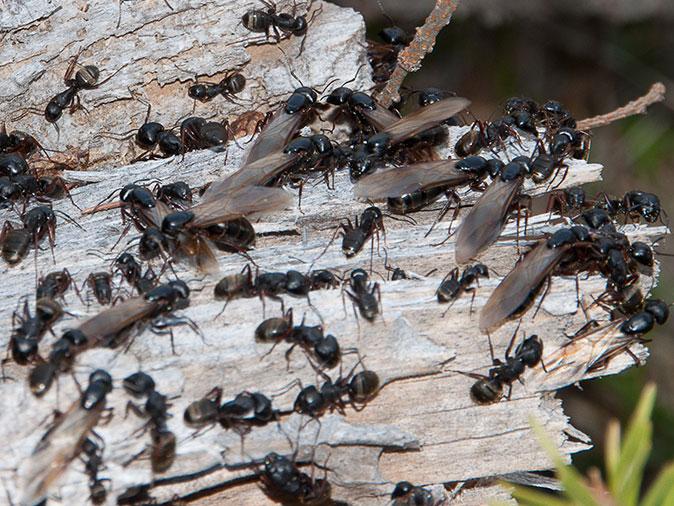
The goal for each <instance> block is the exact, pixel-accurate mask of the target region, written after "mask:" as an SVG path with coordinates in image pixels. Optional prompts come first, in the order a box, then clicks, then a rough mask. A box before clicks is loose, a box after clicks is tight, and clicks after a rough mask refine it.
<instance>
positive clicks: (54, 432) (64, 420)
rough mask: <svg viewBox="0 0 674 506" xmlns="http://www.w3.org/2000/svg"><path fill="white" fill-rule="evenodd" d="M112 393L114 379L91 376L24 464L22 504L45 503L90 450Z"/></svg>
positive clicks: (98, 373)
mask: <svg viewBox="0 0 674 506" xmlns="http://www.w3.org/2000/svg"><path fill="white" fill-rule="evenodd" d="M111 391H112V378H111V377H110V375H109V374H108V373H107V372H106V371H104V370H102V369H97V370H95V371H94V372H92V373H91V374H90V375H89V385H88V386H87V388H86V390H85V391H84V392H83V393H82V395H81V397H80V398H79V399H77V400H76V401H75V402H74V403H73V404H72V405H71V406H70V407H69V408H68V410H67V411H66V412H65V413H63V414H62V415H61V416H59V417H58V418H56V421H55V423H54V425H53V426H52V427H51V428H50V429H49V430H48V431H47V432H46V433H45V434H44V436H43V437H42V439H41V440H40V441H39V443H38V444H37V446H36V447H35V449H34V450H33V453H32V454H31V456H30V457H29V458H28V459H27V461H26V462H25V463H24V465H25V470H26V475H25V480H24V483H25V486H24V490H23V496H22V502H24V503H25V504H39V503H40V502H43V500H45V499H46V498H47V496H48V494H49V493H50V491H51V489H52V487H53V485H55V484H56V482H57V481H58V479H59V478H60V477H61V476H62V475H63V473H64V472H65V471H66V470H67V468H68V466H69V465H70V463H71V462H72V461H73V460H75V459H76V458H77V456H78V455H80V454H81V453H82V452H84V451H85V450H86V449H88V448H85V441H86V440H87V436H88V434H89V432H90V431H91V430H92V429H93V428H94V427H95V426H96V424H97V423H98V421H99V420H100V418H101V415H102V414H103V411H104V410H105V406H106V397H107V395H108V394H109V393H110V392H111ZM100 481H104V480H100ZM90 483H91V482H90ZM92 492H93V490H92Z"/></svg>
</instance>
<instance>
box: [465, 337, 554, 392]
mask: <svg viewBox="0 0 674 506" xmlns="http://www.w3.org/2000/svg"><path fill="white" fill-rule="evenodd" d="M518 330H519V325H518V326H517V328H516V329H515V332H514V333H513V336H512V338H511V339H510V344H508V348H507V349H506V353H505V362H502V361H501V360H499V359H496V358H494V349H493V347H492V345H491V339H490V340H489V351H490V353H491V357H492V362H493V364H494V366H495V367H492V368H491V369H489V373H488V374H487V375H486V376H484V375H482V374H473V373H462V374H466V375H467V376H470V377H471V378H475V379H477V382H475V383H474V384H473V386H472V387H471V388H470V397H471V398H472V399H473V401H474V402H476V403H477V404H492V403H494V402H497V401H498V400H499V399H500V398H501V397H502V396H503V387H504V386H508V394H507V396H506V397H507V398H508V399H509V398H510V392H511V390H512V384H513V382H514V381H515V380H519V379H520V376H522V374H523V373H524V370H525V369H526V367H535V366H536V365H537V364H538V363H540V364H541V365H542V366H543V368H544V369H545V366H544V365H543V362H542V361H541V358H542V357H543V341H541V339H540V338H539V337H538V336H537V335H535V334H534V335H531V336H529V337H528V338H526V339H524V340H523V341H522V342H521V343H520V344H519V346H517V348H515V354H514V355H513V356H510V352H511V350H512V347H513V344H514V343H515V337H516V336H517V331H518Z"/></svg>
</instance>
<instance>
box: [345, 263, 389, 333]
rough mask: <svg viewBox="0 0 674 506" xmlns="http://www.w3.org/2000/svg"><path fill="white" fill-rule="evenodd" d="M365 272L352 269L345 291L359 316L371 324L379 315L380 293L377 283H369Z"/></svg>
mask: <svg viewBox="0 0 674 506" xmlns="http://www.w3.org/2000/svg"><path fill="white" fill-rule="evenodd" d="M368 280H369V277H368V275H367V272H365V271H364V270H363V269H354V270H353V271H351V275H350V276H349V288H350V290H349V289H347V290H345V292H346V294H347V295H348V296H349V298H350V299H351V301H352V302H353V304H354V313H355V308H356V307H358V311H359V312H360V314H361V316H362V317H363V318H365V319H366V320H367V321H369V322H373V321H374V319H375V318H376V317H377V315H378V314H379V313H380V308H381V291H380V290H379V283H376V282H375V283H369V281H368Z"/></svg>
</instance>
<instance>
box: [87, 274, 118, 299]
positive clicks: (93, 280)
mask: <svg viewBox="0 0 674 506" xmlns="http://www.w3.org/2000/svg"><path fill="white" fill-rule="evenodd" d="M84 282H85V283H86V284H87V285H89V288H91V291H92V292H93V293H94V297H96V300H97V301H98V303H99V304H100V305H102V306H107V305H108V304H110V302H112V274H110V273H109V272H105V271H102V272H92V273H91V274H89V275H88V276H87V279H86V280H85V281H84Z"/></svg>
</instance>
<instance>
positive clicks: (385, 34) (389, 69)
mask: <svg viewBox="0 0 674 506" xmlns="http://www.w3.org/2000/svg"><path fill="white" fill-rule="evenodd" d="M379 38H380V39H381V40H382V42H375V41H372V40H369V39H368V41H367V59H368V62H369V63H370V66H371V67H372V80H373V81H374V82H375V85H376V86H377V87H382V86H384V83H386V81H388V80H389V78H390V77H391V74H392V73H393V70H394V69H395V67H396V63H397V59H398V53H399V52H400V51H401V50H402V49H403V48H404V47H405V46H406V45H407V44H409V42H410V41H411V40H412V36H411V35H410V34H408V33H407V32H405V31H404V30H403V29H402V28H399V27H397V26H391V27H386V28H384V29H383V30H382V31H381V32H379Z"/></svg>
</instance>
